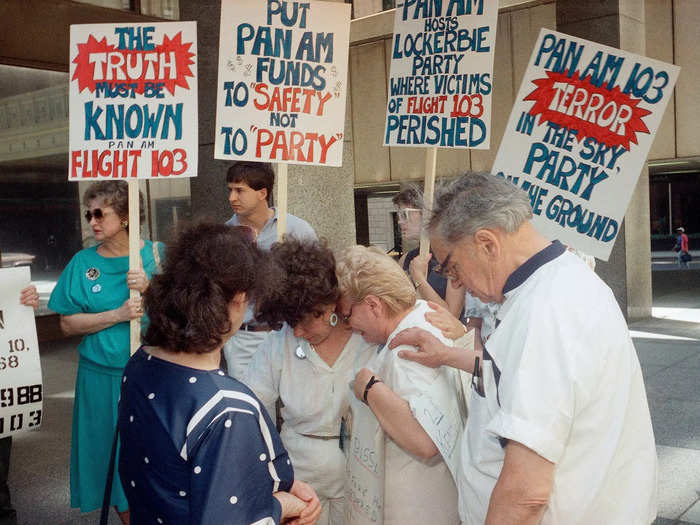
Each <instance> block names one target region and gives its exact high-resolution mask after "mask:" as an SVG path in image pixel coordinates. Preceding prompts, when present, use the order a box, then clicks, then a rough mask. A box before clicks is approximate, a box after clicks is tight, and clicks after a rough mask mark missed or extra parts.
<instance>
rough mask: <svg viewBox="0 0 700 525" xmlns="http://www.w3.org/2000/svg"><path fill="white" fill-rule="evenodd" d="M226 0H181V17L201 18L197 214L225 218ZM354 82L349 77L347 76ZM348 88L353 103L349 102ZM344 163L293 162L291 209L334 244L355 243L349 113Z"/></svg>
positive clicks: (193, 189) (194, 197) (193, 188)
mask: <svg viewBox="0 0 700 525" xmlns="http://www.w3.org/2000/svg"><path fill="white" fill-rule="evenodd" d="M220 13H221V0H180V20H195V21H196V22H197V50H198V60H199V62H198V77H199V166H198V172H197V173H198V175H197V177H196V178H193V179H191V182H190V191H191V199H192V210H193V216H194V217H196V218H204V217H206V218H208V219H211V220H215V221H220V222H223V221H225V220H226V219H228V218H230V217H231V208H230V207H229V205H228V200H227V193H226V170H227V169H228V167H229V166H230V165H231V162H228V161H222V160H215V159H214V132H215V130H214V125H215V117H216V82H217V69H218V57H219V23H220ZM348 81H349V79H348ZM349 99H350V96H349V90H348V104H349V103H350V101H349ZM344 140H345V144H344V155H343V167H342V168H326V167H316V166H298V165H294V166H290V167H289V171H288V176H289V193H288V208H289V210H288V211H289V213H292V214H294V215H297V216H298V217H301V218H303V219H305V220H307V221H308V222H309V223H311V226H313V227H314V229H315V230H316V232H317V233H318V235H319V236H323V237H326V238H327V239H328V241H329V246H330V247H331V248H333V249H337V248H342V247H345V246H348V245H349V244H354V243H355V205H354V193H353V181H354V171H353V157H352V124H351V120H350V119H348V118H346V122H345V136H344Z"/></svg>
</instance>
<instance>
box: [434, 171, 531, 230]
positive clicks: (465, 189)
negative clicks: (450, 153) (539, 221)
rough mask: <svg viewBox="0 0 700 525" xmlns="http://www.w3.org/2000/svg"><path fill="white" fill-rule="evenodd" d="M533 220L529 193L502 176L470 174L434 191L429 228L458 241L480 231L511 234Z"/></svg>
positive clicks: (441, 185)
mask: <svg viewBox="0 0 700 525" xmlns="http://www.w3.org/2000/svg"><path fill="white" fill-rule="evenodd" d="M531 218H532V209H531V208H530V199H529V198H528V196H527V193H526V192H524V191H523V190H521V189H520V188H518V187H517V186H515V185H514V184H512V183H510V182H507V181H506V180H505V179H504V178H502V177H497V176H495V175H491V174H490V173H476V172H472V171H468V172H466V173H465V174H464V175H462V176H460V177H458V178H457V179H454V180H452V181H449V182H446V183H442V184H440V185H439V186H437V187H436V188H435V199H434V204H433V210H432V215H431V218H430V223H429V224H428V229H429V230H430V232H431V233H435V234H437V235H438V236H440V237H441V238H442V239H445V240H446V241H448V242H457V241H459V240H460V239H462V238H463V237H466V236H468V235H474V234H475V233H476V232H477V231H478V230H481V229H494V228H500V229H501V230H503V231H505V232H508V233H512V232H514V231H516V230H517V229H518V228H520V225H521V224H523V223H524V222H525V221H527V220H529V219H531Z"/></svg>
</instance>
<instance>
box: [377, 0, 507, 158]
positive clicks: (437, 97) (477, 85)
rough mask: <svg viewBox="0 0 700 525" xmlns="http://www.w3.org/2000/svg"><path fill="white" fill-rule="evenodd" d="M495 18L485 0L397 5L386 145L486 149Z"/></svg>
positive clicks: (416, 0) (418, 0)
mask: <svg viewBox="0 0 700 525" xmlns="http://www.w3.org/2000/svg"><path fill="white" fill-rule="evenodd" d="M497 20H498V2H494V1H491V0H470V1H459V2H458V1H449V2H448V1H444V2H443V1H435V2H432V1H431V2H425V1H422V0H404V2H403V4H399V5H397V8H396V16H395V18H394V38H393V39H392V47H391V74H390V78H389V99H388V102H387V117H386V126H385V132H384V145H385V146H432V147H441V148H475V149H488V147H489V144H490V140H491V136H490V129H491V93H492V83H493V56H494V47H495V42H496V22H497Z"/></svg>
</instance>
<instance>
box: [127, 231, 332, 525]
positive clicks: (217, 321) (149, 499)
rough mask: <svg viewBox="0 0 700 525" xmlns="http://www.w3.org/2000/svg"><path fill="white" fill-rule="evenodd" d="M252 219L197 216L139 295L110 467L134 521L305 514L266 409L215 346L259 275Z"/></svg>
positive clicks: (314, 508)
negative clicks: (138, 341)
mask: <svg viewBox="0 0 700 525" xmlns="http://www.w3.org/2000/svg"><path fill="white" fill-rule="evenodd" d="M264 257H265V256H264V255H263V254H262V252H260V251H259V250H258V248H257V247H256V246H255V244H254V242H253V235H252V232H251V231H250V229H248V228H244V227H229V226H225V225H222V224H200V225H199V226H196V227H193V228H190V229H189V230H187V231H185V232H183V233H182V234H181V235H180V237H179V239H178V241H177V243H176V244H175V245H174V246H173V247H171V248H169V250H168V259H167V263H166V265H165V271H164V272H163V274H162V275H159V276H156V277H155V278H154V279H153V281H152V283H151V286H150V287H149V288H148V290H147V291H146V294H145V302H146V311H147V312H148V315H149V317H150V325H149V327H148V331H147V332H146V335H145V337H144V341H145V346H142V347H141V348H140V349H139V350H138V351H137V352H136V354H134V356H133V357H132V358H131V360H130V361H129V363H128V364H127V366H126V369H125V370H124V377H123V379H122V389H121V401H120V404H119V434H120V438H121V447H122V448H121V450H122V454H121V457H120V461H119V474H120V477H121V480H122V484H123V486H124V489H125V491H126V496H127V499H128V501H129V507H130V510H131V519H132V523H134V524H135V525H138V524H141V523H156V524H157V523H189V524H192V525H195V524H219V523H240V524H243V523H247V524H253V523H260V524H262V523H265V524H268V523H269V524H272V523H274V524H278V523H283V522H285V521H287V520H289V519H294V518H296V519H295V521H294V523H297V524H299V525H304V524H309V525H310V524H313V523H314V522H315V521H316V518H317V517H318V515H319V514H320V505H319V501H318V498H317V497H316V495H315V494H314V491H313V489H311V487H309V486H308V485H306V484H305V483H303V482H300V481H298V480H295V476H294V471H293V470H292V465H291V462H290V460H289V458H288V455H287V451H286V450H285V449H284V446H283V445H282V442H281V440H280V438H279V435H278V434H277V431H276V430H275V427H274V425H273V423H272V421H271V420H270V417H269V416H268V414H267V412H266V411H265V409H264V408H263V407H262V406H261V403H260V401H259V400H258V399H257V398H256V397H255V394H253V392H251V391H250V389H248V388H247V387H246V386H245V385H243V384H242V383H240V382H239V381H237V380H236V379H233V378H231V377H228V376H227V375H226V374H225V373H224V372H223V371H222V370H221V369H220V368H219V363H220V360H221V348H222V346H223V344H224V341H226V340H227V339H228V338H229V337H230V336H231V335H233V334H234V333H235V332H236V330H238V328H239V327H240V325H241V322H242V321H243V316H244V315H245V312H246V308H247V306H248V300H249V298H251V297H254V296H255V295H257V294H258V293H259V292H260V290H261V288H262V286H263V283H264V282H266V271H265V268H266V266H267V264H266V260H265V258H264Z"/></svg>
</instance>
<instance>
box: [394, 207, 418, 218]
mask: <svg viewBox="0 0 700 525" xmlns="http://www.w3.org/2000/svg"><path fill="white" fill-rule="evenodd" d="M414 211H417V212H418V213H420V212H421V211H423V210H421V209H419V208H401V209H400V210H396V216H397V218H398V219H399V220H400V221H407V220H408V217H409V215H410V214H411V212H414Z"/></svg>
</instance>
